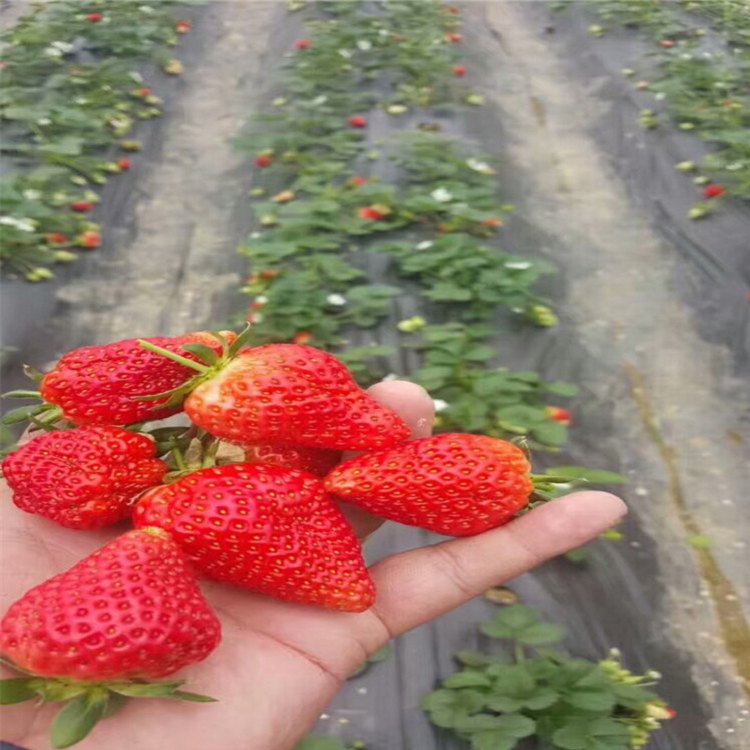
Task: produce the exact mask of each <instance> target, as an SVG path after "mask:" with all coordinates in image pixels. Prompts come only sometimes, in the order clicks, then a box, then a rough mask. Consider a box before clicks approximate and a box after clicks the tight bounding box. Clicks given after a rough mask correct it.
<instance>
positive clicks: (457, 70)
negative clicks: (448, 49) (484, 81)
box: [453, 65, 466, 78]
mask: <svg viewBox="0 0 750 750" xmlns="http://www.w3.org/2000/svg"><path fill="white" fill-rule="evenodd" d="M453 74H454V75H455V76H458V78H463V77H464V76H465V75H466V67H465V66H464V65H456V66H455V67H454V68H453Z"/></svg>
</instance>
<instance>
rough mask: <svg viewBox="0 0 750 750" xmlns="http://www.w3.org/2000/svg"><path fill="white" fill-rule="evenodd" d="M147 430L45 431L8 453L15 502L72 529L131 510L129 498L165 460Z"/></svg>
mask: <svg viewBox="0 0 750 750" xmlns="http://www.w3.org/2000/svg"><path fill="white" fill-rule="evenodd" d="M155 454H156V445H155V443H154V441H153V440H151V439H150V438H148V437H146V436H145V435H138V434H137V433H134V432H129V431H128V430H123V429H122V428H120V427H109V426H107V427H78V428H76V429H74V430H59V431H55V432H46V433H44V434H42V435H39V436H38V437H35V438H34V439H33V440H31V441H29V442H28V443H26V444H24V445H22V446H21V447H20V448H19V449H18V450H16V451H14V452H13V453H11V454H9V455H8V456H6V458H5V460H4V461H3V464H2V465H3V475H4V476H5V478H6V479H7V481H8V484H9V485H10V488H11V489H12V490H13V502H14V503H15V504H16V505H17V506H18V507H19V508H21V510H25V511H27V512H28V513H36V514H38V515H40V516H44V517H45V518H49V519H50V520H51V521H56V522H57V523H59V524H61V525H62V526H67V527H68V528H71V529H98V528H101V527H102V526H108V525H109V524H113V523H117V522H118V521H122V520H123V519H125V518H128V517H129V516H130V506H131V505H132V502H133V499H134V498H135V497H136V496H137V495H139V494H140V493H141V492H143V490H145V489H147V488H149V487H153V486H154V485H155V484H159V482H161V481H162V478H163V476H164V474H165V473H166V472H167V470H168V468H169V467H168V466H167V465H166V464H165V463H164V462H163V461H160V460H159V459H157V458H155V457H154V456H155Z"/></svg>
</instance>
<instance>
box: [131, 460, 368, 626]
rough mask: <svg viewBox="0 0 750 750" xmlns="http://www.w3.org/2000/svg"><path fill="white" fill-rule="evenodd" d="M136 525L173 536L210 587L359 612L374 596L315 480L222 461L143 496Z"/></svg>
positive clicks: (342, 522)
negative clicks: (222, 586) (240, 589)
mask: <svg viewBox="0 0 750 750" xmlns="http://www.w3.org/2000/svg"><path fill="white" fill-rule="evenodd" d="M133 521H134V523H135V525H136V526H137V527H139V528H141V527H147V526H158V527H160V528H163V529H165V530H167V531H169V533H170V534H171V535H172V536H173V538H174V539H175V541H176V542H177V543H178V544H179V545H180V546H181V547H182V549H183V550H184V551H185V552H186V554H187V556H188V558H189V559H190V560H191V561H192V563H193V564H194V565H195V567H196V568H197V569H198V570H199V571H201V572H202V573H204V574H205V575H207V576H208V577H210V578H213V579H214V580H217V581H222V582H224V583H232V584H235V585H237V586H243V587H246V588H250V589H253V590H254V591H259V592H261V593H263V594H268V595H270V596H275V597H278V598H280V599H285V600H287V601H293V602H299V603H305V604H316V605H319V606H323V607H328V608H330V609H338V610H344V611H348V612H361V611H363V610H365V609H367V608H368V607H369V606H370V605H371V604H372V602H373V599H374V595H375V590H374V586H373V583H372V581H371V580H370V577H369V575H368V573H367V570H366V568H365V564H364V561H363V559H362V550H361V548H360V546H359V542H358V541H357V538H356V536H355V535H354V532H353V531H352V529H351V527H350V526H349V524H348V523H347V521H346V519H345V518H344V516H343V514H342V513H341V511H340V510H339V509H338V507H337V506H336V504H335V503H334V502H333V501H332V500H331V498H330V497H329V495H328V494H327V493H326V491H325V489H324V487H323V483H322V482H321V481H320V480H318V479H316V478H315V477H313V476H312V475H310V474H307V473H305V472H303V471H296V470H293V469H283V468H280V467H278V466H266V465H260V464H258V465H253V466H251V465H248V464H227V465H225V466H217V467H213V468H209V469H201V470H200V471H196V472H194V473H192V474H189V475H188V476H186V477H183V478H182V479H179V480H178V481H176V482H173V483H172V484H168V485H163V486H162V487H157V488H155V489H152V490H149V491H148V492H147V493H146V494H145V495H144V496H143V497H142V498H141V500H140V501H139V502H138V504H137V505H136V507H135V509H134V511H133Z"/></svg>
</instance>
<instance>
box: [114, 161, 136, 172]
mask: <svg viewBox="0 0 750 750" xmlns="http://www.w3.org/2000/svg"><path fill="white" fill-rule="evenodd" d="M117 166H118V167H120V169H121V170H122V171H123V172H127V171H128V170H129V169H130V167H132V166H133V163H132V162H131V161H130V159H120V160H119V161H118V162H117Z"/></svg>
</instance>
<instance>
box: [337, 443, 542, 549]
mask: <svg viewBox="0 0 750 750" xmlns="http://www.w3.org/2000/svg"><path fill="white" fill-rule="evenodd" d="M529 471H530V466H529V462H528V460H527V458H526V456H525V454H524V453H523V451H522V450H521V449H520V448H518V447H517V446H515V445H513V444H512V443H508V442H506V441H505V440H499V439H497V438H492V437H484V436H482V435H461V434H450V433H447V434H444V435H437V436H436V437H431V438H423V439H421V440H414V441H413V442H410V443H406V444H404V445H400V446H398V447H397V448H394V449H391V450H385V451H378V452H376V453H367V454H365V455H362V456H358V457H356V458H352V459H349V460H348V461H344V463H342V464H340V465H339V466H338V467H336V468H335V469H334V470H333V471H332V472H331V473H330V474H329V475H328V477H327V478H326V480H325V486H326V489H327V490H328V491H329V492H331V493H332V494H334V495H336V496H337V497H340V498H341V499H342V500H345V501H346V502H348V503H352V504H353V505H357V506H359V507H360V508H364V509H365V510H368V511H370V512H371V513H375V514H376V515H379V516H382V517H384V518H389V519H391V520H393V521H399V522H400V523H405V524H409V525H411V526H419V527H420V528H423V529H429V530H430V531H435V532H437V533H438V534H448V535H450V536H470V535H473V534H479V533H480V532H482V531H486V530H487V529H492V528H494V527H496V526H501V525H502V524H504V523H507V522H508V521H510V519H511V518H512V517H513V516H514V515H515V514H516V513H517V512H518V511H519V510H521V509H522V508H524V507H525V506H526V505H527V504H528V502H529V497H530V495H531V493H532V491H533V489H534V484H533V481H532V478H531V476H530V474H529Z"/></svg>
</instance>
